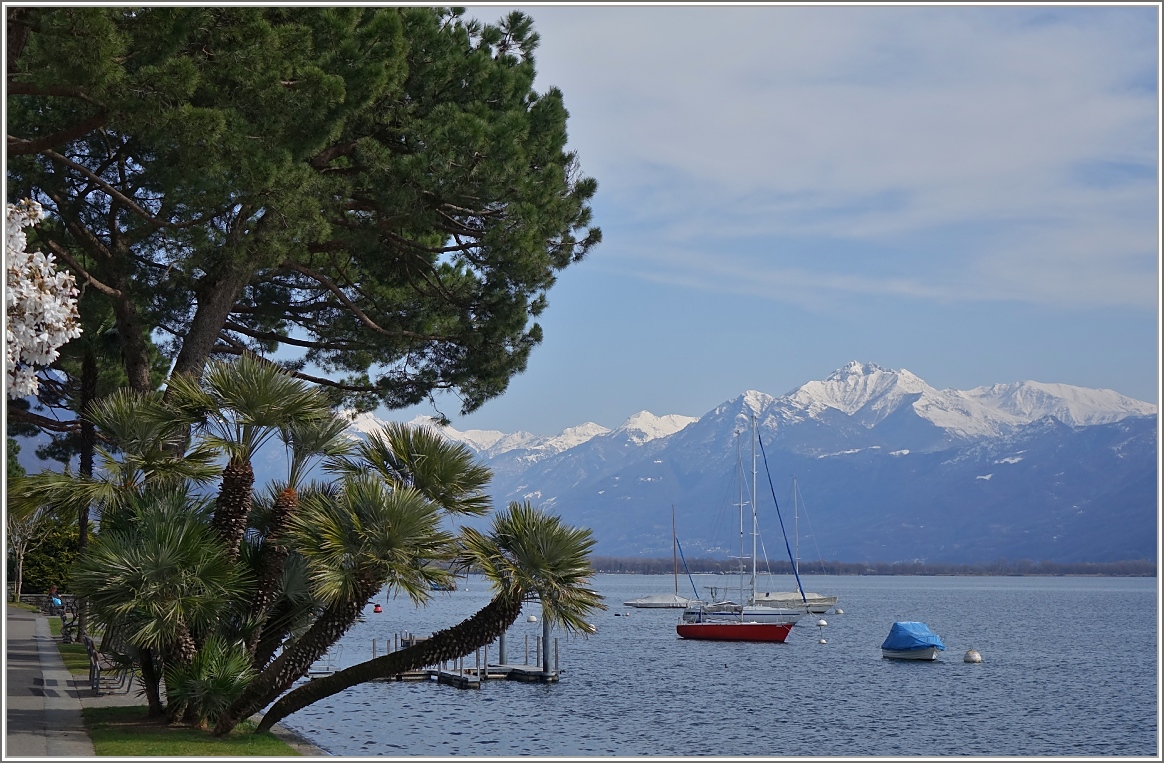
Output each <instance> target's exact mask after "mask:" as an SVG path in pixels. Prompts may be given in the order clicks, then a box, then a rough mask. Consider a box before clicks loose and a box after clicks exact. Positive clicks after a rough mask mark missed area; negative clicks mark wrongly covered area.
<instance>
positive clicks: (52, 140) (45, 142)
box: [8, 112, 106, 156]
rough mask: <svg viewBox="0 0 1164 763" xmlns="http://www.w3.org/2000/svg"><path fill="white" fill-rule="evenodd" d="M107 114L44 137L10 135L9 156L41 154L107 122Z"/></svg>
mask: <svg viewBox="0 0 1164 763" xmlns="http://www.w3.org/2000/svg"><path fill="white" fill-rule="evenodd" d="M105 119H106V115H105V113H104V112H102V113H100V114H96V115H94V116H91V117H89V118H88V119H85V120H82V121H81V122H78V123H77V124H75V125H73V126H72V127H70V128H68V129H66V130H61V131H60V132H58V133H53V134H52V135H46V136H45V137H43V138H34V139H32V140H28V139H25V138H18V137H16V136H15V135H9V136H8V155H9V156H26V155H28V154H39V153H41V152H43V151H45V150H46V149H49V148H52V147H53V146H59V145H61V144H63V143H69V142H71V141H74V140H76V139H77V138H80V137H82V136H84V135H87V134H89V133H90V132H92V131H93V130H95V129H97V128H98V127H100V126H101V125H103V124H105Z"/></svg>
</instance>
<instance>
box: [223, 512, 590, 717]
mask: <svg viewBox="0 0 1164 763" xmlns="http://www.w3.org/2000/svg"><path fill="white" fill-rule="evenodd" d="M461 542H462V552H461V560H462V561H463V562H464V563H466V564H472V565H474V566H476V567H477V568H478V569H480V570H481V572H482V573H483V574H484V575H485V577H486V578H488V579H489V581H490V582H491V584H492V587H493V590H494V596H493V598H492V600H491V601H490V602H489V603H488V604H487V605H486V606H485V607H484V608H482V609H481V610H480V611H478V612H477V613H476V614H474V615H473V616H472V617H470V618H469V619H468V620H465V621H464V622H462V623H460V624H458V625H456V626H453V627H452V628H448V629H446V630H442V631H439V632H437V633H434V634H433V635H432V637H431V638H429V639H426V640H425V641H422V642H420V643H419V644H417V645H415V646H412V647H409V648H407V649H402V650H399V651H396V652H391V653H389V654H387V655H384V656H382V657H377V658H374V659H372V660H369V661H367V662H362V663H360V664H358V665H354V666H352V667H350V668H345V669H344V670H341V671H338V672H336V673H333V674H332V675H330V676H323V677H321V678H317V679H315V680H313V681H311V682H310V683H308V684H306V685H304V686H300V687H298V688H296V689H294V690H293V691H291V692H289V693H288V694H287V695H286V696H284V697H282V698H280V699H279V700H278V701H277V702H275V704H274V705H273V706H272V707H271V709H270V710H268V711H267V713H266V714H265V715H264V716H263V719H262V721H261V722H260V723H259V726H258V728H257V729H256V731H257V732H263V731H268V730H270V728H271V726H273V725H274V724H275V723H277V722H279V721H280V720H282V719H283V718H285V717H287V716H288V715H290V714H291V713H294V712H296V711H298V710H301V709H303V708H304V707H307V706H308V705H311V704H312V703H314V702H317V701H319V700H321V699H323V698H325V697H329V696H332V695H333V694H337V693H339V692H341V691H343V690H345V689H348V688H351V687H352V686H355V685H357V684H360V683H364V682H366V681H371V680H374V679H377V678H389V677H391V676H395V675H399V674H401V673H404V672H405V671H408V670H414V669H417V668H421V667H423V666H425V665H432V664H435V663H439V662H442V661H445V660H453V659H457V658H459V657H463V656H465V655H467V654H471V653H472V652H473V651H474V650H476V649H478V648H480V647H482V646H485V645H487V644H489V643H490V642H492V641H493V640H494V639H496V638H497V637H498V636H500V635H501V634H503V633H504V632H505V631H506V629H508V628H509V626H510V625H512V624H513V622H514V620H516V619H517V617H518V615H519V614H521V608H522V605H523V604H524V603H525V602H529V601H541V604H542V611H543V612H544V616H545V617H546V618H547V619H548V620H549V621H550V622H551V623H552V624H557V625H559V626H561V627H563V628H564V629H565V630H566V631H567V632H581V633H583V634H588V633H590V632H591V629H590V626H589V625H588V624H587V623H586V617H587V616H588V615H589V614H591V613H593V612H594V611H596V610H599V609H604V608H605V607H604V605H603V604H602V597H601V596H600V595H599V594H598V593H597V592H596V591H594V590H593V589H591V588H589V587H588V583H589V580H590V578H591V576H592V575H593V570H592V569H591V567H590V563H589V556H590V551H591V549H592V548H593V547H594V539H593V536H592V534H591V531H590V530H589V529H587V528H575V527H569V526H567V525H565V524H564V523H563V522H562V521H561V519H560V518H558V517H555V516H550V515H548V514H546V513H545V512H543V511H541V510H538V509H534V508H532V507H530V505H529V503H528V502H526V503H523V504H519V503H511V504H510V505H509V509H508V511H504V512H501V513H500V514H498V515H497V516H496V517H495V518H494V520H493V525H492V530H491V532H490V533H489V534H488V535H485V534H482V533H480V532H478V531H476V530H473V529H472V528H463V529H462V531H461ZM216 732H218V733H222V732H223V729H222V728H221V727H219V729H217V730H216Z"/></svg>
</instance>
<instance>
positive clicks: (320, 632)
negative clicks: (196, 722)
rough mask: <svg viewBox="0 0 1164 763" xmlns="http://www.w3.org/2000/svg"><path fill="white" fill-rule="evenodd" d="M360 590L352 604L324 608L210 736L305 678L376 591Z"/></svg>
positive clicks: (255, 682) (246, 689) (241, 698)
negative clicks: (317, 617) (313, 664)
mask: <svg viewBox="0 0 1164 763" xmlns="http://www.w3.org/2000/svg"><path fill="white" fill-rule="evenodd" d="M377 587H378V586H377ZM363 588H364V594H363V595H361V596H359V597H358V598H357V599H356V600H355V601H347V602H343V603H342V604H338V605H335V606H331V607H328V608H327V609H325V610H324V611H323V614H321V615H320V616H319V619H317V620H316V621H315V622H314V623H312V625H311V627H310V628H308V630H307V632H306V633H304V634H303V636H301V637H300V638H299V639H297V640H296V641H295V642H294V643H293V644H291V645H290V647H287V648H285V649H284V651H283V653H282V654H280V655H279V656H278V657H277V658H275V660H274V662H272V663H271V664H270V665H268V666H267V668H266V669H265V670H263V672H262V673H260V674H259V675H257V676H256V677H255V679H254V680H253V681H251V683H250V685H248V686H247V687H246V688H245V689H243V691H242V693H241V694H240V695H239V696H238V698H237V699H236V700H235V701H234V702H233V703H231V706H230V707H229V708H227V710H226V712H224V713H223V714H222V715H220V716H219V719H218V723H217V725H216V726H215V729H214V733H215V734H217V735H219V736H222V735H224V734H228V733H229V732H230V730H231V729H233V728H234V727H235V726H237V725H238V724H239V722H240V721H241V720H243V719H244V718H249V717H250V716H251V715H253V714H254V713H257V712H258V711H259V710H261V709H262V708H263V707H265V706H266V705H268V704H269V703H270V702H272V701H273V700H274V699H275V698H276V697H278V696H279V695H280V694H282V693H283V692H284V691H286V690H287V689H288V688H289V687H290V686H291V684H293V683H295V682H296V681H297V680H298V679H300V678H301V677H303V676H305V675H307V670H308V668H310V667H311V664H312V663H313V662H315V661H316V660H318V659H319V658H320V657H322V656H323V655H324V654H325V653H326V652H327V650H328V649H330V648H331V646H332V644H334V643H335V642H337V641H339V640H340V638H342V637H343V635H344V634H345V633H347V631H348V629H349V628H351V627H352V624H353V623H354V622H356V619H357V618H358V617H359V616H360V613H361V612H362V611H363V609H364V605H365V604H367V603H368V600H369V599H371V598H372V594H374V593H375V592H376V588H373V587H371V586H363Z"/></svg>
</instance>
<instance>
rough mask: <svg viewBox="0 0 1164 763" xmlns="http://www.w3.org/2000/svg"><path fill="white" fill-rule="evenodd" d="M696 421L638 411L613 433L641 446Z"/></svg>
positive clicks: (673, 415) (687, 417)
mask: <svg viewBox="0 0 1164 763" xmlns="http://www.w3.org/2000/svg"><path fill="white" fill-rule="evenodd" d="M696 421H699V418H698V417H696V416H680V415H679V414H674V413H673V414H670V415H667V416H656V415H655V414H653V413H651V412H650V411H639V412H638V413H636V414H635V415H633V416H631V417H630V418H629V419H627V420H626V421H624V422H623V423H622V424H621V425H619V427H618V428H616V429H615V430H614V433H615V434H625V435H626V437H627V439H629V440H630V441H631V442H633V443H634V444H636V445H642V444H643V443H647V442H650V441H651V440H657V439H659V438H660V437H668V436H670V435H673V434H675V433H676V432H678V431H679V430H681V429H683V428H684V427H686V426H687V425H688V424H692V423H694V422H696ZM594 426H596V425H594ZM567 431H569V430H567ZM608 431H609V430H608ZM603 434H605V432H604V433H603Z"/></svg>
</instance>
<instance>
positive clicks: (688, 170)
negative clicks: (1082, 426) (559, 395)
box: [474, 7, 1159, 307]
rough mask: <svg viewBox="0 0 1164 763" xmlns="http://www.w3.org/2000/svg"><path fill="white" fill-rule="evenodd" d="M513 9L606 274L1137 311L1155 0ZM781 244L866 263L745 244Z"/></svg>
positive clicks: (1150, 237) (1142, 278) (1144, 272)
mask: <svg viewBox="0 0 1164 763" xmlns="http://www.w3.org/2000/svg"><path fill="white" fill-rule="evenodd" d="M528 11H529V12H530V14H531V15H532V16H533V18H534V20H535V24H536V27H537V28H538V30H539V31H540V32H541V34H542V36H543V44H542V47H541V49H540V51H539V56H538V62H539V72H540V75H539V80H538V86H539V87H541V88H545V87H548V86H550V85H557V86H560V87H561V88H562V89H563V91H564V92H565V94H566V99H567V107H568V108H570V109H571V114H572V116H571V122H570V131H571V144H572V146H573V147H575V148H576V149H578V151H579V153H580V155H581V157H582V160H583V164H584V167H585V168H586V170H587V171H588V172H590V173H592V174H594V175H595V176H596V177H597V178H598V179H599V182H600V195H601V198H600V200H599V204H600V207H601V210H602V212H603V219H602V220H601V221H600V222H602V223H603V225H604V228H605V232H606V243H605V244H604V246H603V247H602V248H601V250H600V251H599V252H598V254H597V255H596V256H597V257H601V258H604V259H608V260H617V261H619V263H620V264H619V265H618V267H621V268H625V269H626V270H627V271H628V272H636V273H640V274H641V275H642V276H643V277H649V278H652V279H656V280H669V281H675V282H679V281H682V282H684V283H688V284H690V285H700V286H702V287H704V288H716V289H732V288H734V289H739V290H741V291H749V292H755V291H757V290H760V289H764V288H765V284H768V283H773V284H774V283H776V282H780V283H782V284H784V285H785V286H788V285H792V286H793V287H795V286H797V285H799V286H801V287H803V288H804V289H809V290H812V291H816V292H820V293H827V292H836V293H838V294H843V293H849V292H874V293H883V294H902V295H910V296H912V297H915V298H919V299H943V300H944V299H984V300H991V299H1009V300H1020V301H1031V302H1066V303H1078V302H1085V303H1091V304H1122V305H1129V306H1139V307H1153V306H1154V305H1155V300H1156V292H1155V286H1154V284H1155V282H1156V281H1155V277H1153V278H1152V279H1150V280H1149V279H1148V278H1147V276H1154V274H1155V273H1156V272H1157V271H1158V266H1157V263H1158V259H1157V257H1158V255H1157V252H1158V250H1157V242H1158V238H1157V236H1158V234H1157V225H1158V213H1157V210H1158V203H1159V200H1158V195H1157V191H1156V189H1157V166H1158V161H1159V157H1158V153H1157V146H1158V143H1159V130H1158V124H1157V114H1158V111H1157V96H1158V83H1157V82H1156V66H1157V63H1156V62H1157V60H1158V50H1157V40H1156V34H1155V30H1156V21H1155V19H1156V13H1157V12H1158V11H1157V9H1155V8H1151V7H1132V8H1070V7H1063V8H1050V9H1043V8H965V7H961V8H960V7H929V8H908V7H818V8H803V7H801V8H797V7H731V8H717V7H704V8H691V7H658V8H652V7H536V8H530V9H528ZM500 12H501V11H500V9H478V10H475V11H474V14H475V15H477V16H479V17H482V18H493V17H495V16H497V15H499V14H500ZM954 236H957V238H953V237H954ZM790 238H794V239H797V240H800V241H802V242H803V241H804V240H807V239H814V240H815V241H816V244H815V245H814V247H815V248H816V249H818V250H819V249H821V248H824V247H828V246H831V245H842V244H843V245H854V244H855V245H866V246H868V247H870V252H875V253H876V255H877V256H876V257H870V258H867V260H866V261H865V262H863V263H862V264H861V266H860V267H859V268H849V269H844V270H830V269H829V268H828V267H827V266H822V264H821V262H822V261H821V260H818V259H813V258H799V259H798V258H796V257H794V256H793V254H791V253H786V254H783V255H780V254H770V255H768V256H763V255H762V254H760V253H759V252H760V251H761V250H760V249H759V248H758V243H759V242H762V241H764V240H766V239H782V240H787V239H790ZM810 248H812V247H810ZM660 250H666V251H667V253H668V255H667V256H666V257H665V258H664V257H660V256H659V251H660ZM799 251H801V252H803V251H804V249H800V250H799ZM733 252H748V253H749V254H748V255H747V256H744V255H742V254H736V253H733ZM899 258H906V259H907V260H908V261H909V262H910V263H911V264H918V267H914V268H912V269H911V271H910V272H909V273H908V274H907V275H903V274H902V273H901V270H902V268H901V266H900V262H901V260H900V259H899ZM787 291H788V289H787V288H785V289H782V290H781V292H780V293H787Z"/></svg>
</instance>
